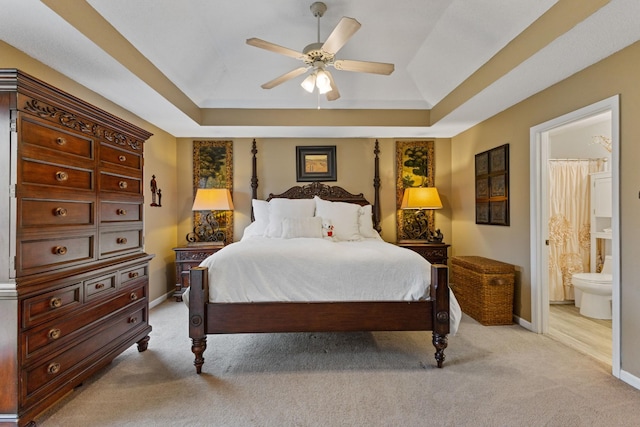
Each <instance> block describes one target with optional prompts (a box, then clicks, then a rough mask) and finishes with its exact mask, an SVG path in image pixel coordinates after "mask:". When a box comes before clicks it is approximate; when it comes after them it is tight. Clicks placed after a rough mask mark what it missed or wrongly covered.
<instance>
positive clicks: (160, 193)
mask: <svg viewBox="0 0 640 427" xmlns="http://www.w3.org/2000/svg"><path fill="white" fill-rule="evenodd" d="M158 207H159V208H161V207H162V190H161V189H159V188H158Z"/></svg>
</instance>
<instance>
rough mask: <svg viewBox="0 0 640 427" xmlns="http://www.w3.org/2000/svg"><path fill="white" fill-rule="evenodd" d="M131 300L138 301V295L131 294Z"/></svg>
mask: <svg viewBox="0 0 640 427" xmlns="http://www.w3.org/2000/svg"><path fill="white" fill-rule="evenodd" d="M129 299H130V300H131V301H135V300H137V299H138V294H136V293H135V292H131V294H130V295H129Z"/></svg>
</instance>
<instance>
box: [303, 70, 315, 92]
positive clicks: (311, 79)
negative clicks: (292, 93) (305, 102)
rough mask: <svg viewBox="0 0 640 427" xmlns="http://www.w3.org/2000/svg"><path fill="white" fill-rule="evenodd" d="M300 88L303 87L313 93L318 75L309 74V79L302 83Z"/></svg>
mask: <svg viewBox="0 0 640 427" xmlns="http://www.w3.org/2000/svg"><path fill="white" fill-rule="evenodd" d="M300 86H302V88H303V89H304V90H306V91H307V92H309V93H312V92H313V89H314V87H315V86H316V73H311V74H309V75H308V76H307V78H306V79H304V80H303V81H302V83H300Z"/></svg>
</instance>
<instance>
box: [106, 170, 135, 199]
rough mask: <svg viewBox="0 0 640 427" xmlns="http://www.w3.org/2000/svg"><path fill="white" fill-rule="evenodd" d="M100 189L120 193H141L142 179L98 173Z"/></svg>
mask: <svg viewBox="0 0 640 427" xmlns="http://www.w3.org/2000/svg"><path fill="white" fill-rule="evenodd" d="M100 191H113V192H116V193H121V194H142V181H141V180H140V179H138V178H134V177H128V176H121V175H112V174H109V173H104V172H102V173H100Z"/></svg>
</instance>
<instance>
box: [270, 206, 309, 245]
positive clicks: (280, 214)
mask: <svg viewBox="0 0 640 427" xmlns="http://www.w3.org/2000/svg"><path fill="white" fill-rule="evenodd" d="M315 209H316V204H315V202H314V201H313V199H271V200H270V201H269V225H268V226H267V229H266V231H265V236H267V237H281V236H282V220H283V219H284V218H304V217H312V216H313V213H314V212H315Z"/></svg>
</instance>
